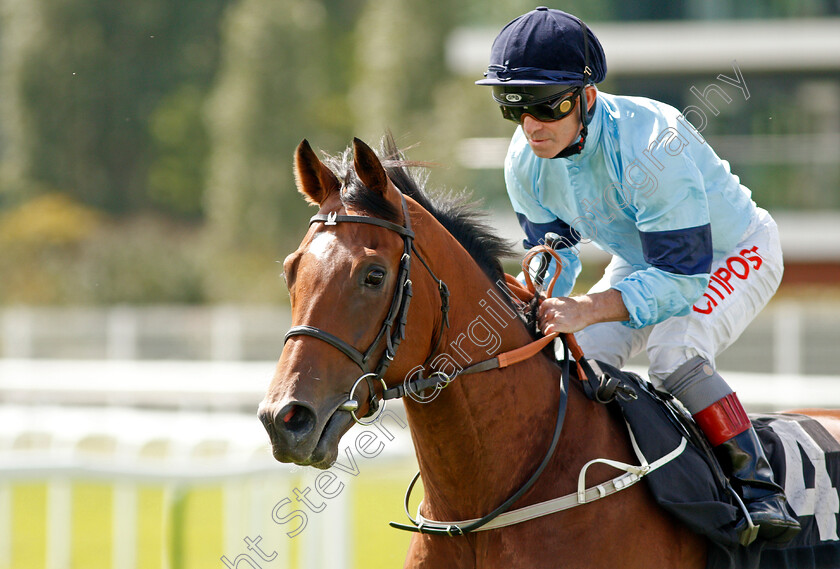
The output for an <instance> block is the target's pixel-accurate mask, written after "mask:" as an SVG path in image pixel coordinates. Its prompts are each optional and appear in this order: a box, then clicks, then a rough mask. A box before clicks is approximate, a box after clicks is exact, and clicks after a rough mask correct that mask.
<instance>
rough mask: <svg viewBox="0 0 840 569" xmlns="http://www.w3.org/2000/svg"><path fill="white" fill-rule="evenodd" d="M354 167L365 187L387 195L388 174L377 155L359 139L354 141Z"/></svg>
mask: <svg viewBox="0 0 840 569" xmlns="http://www.w3.org/2000/svg"><path fill="white" fill-rule="evenodd" d="M353 166H354V167H355V168H356V175H357V176H359V179H360V180H361V181H362V183H363V184H364V185H365V186H367V187H368V188H369V189H371V190H373V191H375V192H379V193H380V194H382V195H383V196H384V195H385V194H386V192H387V191H388V174H386V173H385V168H383V167H382V162H380V161H379V157H378V156H377V155H376V153H375V152H374V151H373V150H372V149H371V147H370V146H368V145H367V144H365V143H364V142H362V141H361V140H359V139H358V138H354V139H353Z"/></svg>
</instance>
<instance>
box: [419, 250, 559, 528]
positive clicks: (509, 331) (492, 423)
mask: <svg viewBox="0 0 840 569" xmlns="http://www.w3.org/2000/svg"><path fill="white" fill-rule="evenodd" d="M450 245H451V244H450ZM444 250H446V251H447V255H446V259H447V261H446V262H445V263H438V264H436V265H435V267H434V270H435V272H436V273H438V276H439V277H440V278H441V279H442V280H444V281H446V282H447V283H448V285H449V288H450V290H451V291H452V302H451V312H450V322H451V326H450V328H449V330H448V331H447V333H446V335H445V336H444V339H443V341H442V342H441V345H440V347H439V349H438V351H439V355H438V359H436V362H437V365H436V366H435V367H436V369H439V368H440V367H442V366H447V365H448V366H450V370H451V369H452V366H454V365H459V366H461V367H466V366H467V365H469V364H471V363H476V362H479V361H483V360H486V359H488V358H490V357H493V356H494V355H497V354H498V353H501V352H505V351H508V350H511V349H514V348H518V347H520V346H523V345H525V344H527V343H528V342H530V341H532V338H531V336H530V334H529V333H528V332H527V330H526V329H525V327H524V325H523V324H522V322H521V321H520V320H519V319H518V317H516V316H515V315H514V314H513V312H511V309H510V308H509V306H506V304H505V303H504V301H503V299H502V296H503V295H504V294H505V293H504V292H502V291H500V290H499V289H498V288H497V287H496V286H495V285H494V284H493V283H492V282H491V281H490V279H489V278H488V277H487V276H486V275H485V274H484V273H483V272H482V271H481V269H480V268H478V267H477V266H476V265H475V263H474V261H472V259H471V258H469V255H468V254H467V253H466V252H465V251H463V250H462V249H461V248H460V246H458V247H454V246H453V247H451V248H448V249H444ZM464 255H466V258H462V257H463V256H464ZM455 285H457V286H455ZM559 400H560V380H559V368H558V367H557V366H556V365H555V364H554V363H553V362H551V361H550V360H549V359H548V358H546V357H545V356H543V355H537V356H534V357H532V358H531V359H529V360H526V361H524V362H521V363H519V364H514V365H512V366H510V367H508V368H504V369H498V370H493V371H488V372H483V373H478V374H475V375H464V376H459V377H456V378H455V379H454V380H453V381H452V382H451V383H450V384H449V385H448V386H447V387H446V388H444V389H443V390H442V391H441V392H440V393H439V394H437V396H435V397H434V398H432V397H429V401H427V402H425V403H418V402H417V401H416V400H408V399H407V400H406V410H407V414H408V418H409V422H410V424H411V429H412V436H413V438H414V444H415V449H416V452H417V458H418V462H419V464H420V470H421V473H422V476H423V482H424V488H425V493H426V497H425V505H424V515H429V516H433V517H436V518H438V519H441V518H443V519H450V520H451V519H452V517H458V516H468V517H472V516H475V515H483V514H485V513H487V512H489V511H490V510H492V509H493V508H495V507H496V506H497V505H498V504H499V503H500V502H501V501H503V500H504V499H505V498H507V496H509V495H510V494H512V493H513V492H514V491H516V489H517V488H518V487H519V486H520V485H521V484H522V482H523V481H524V480H525V479H527V478H528V476H529V475H530V473H531V472H532V471H533V470H534V468H536V466H537V465H538V464H539V462H540V460H542V458H543V455H544V453H545V451H546V449H547V448H548V446H549V442H550V440H551V437H552V435H553V427H554V424H555V419H556V416H557V411H558V402H559Z"/></svg>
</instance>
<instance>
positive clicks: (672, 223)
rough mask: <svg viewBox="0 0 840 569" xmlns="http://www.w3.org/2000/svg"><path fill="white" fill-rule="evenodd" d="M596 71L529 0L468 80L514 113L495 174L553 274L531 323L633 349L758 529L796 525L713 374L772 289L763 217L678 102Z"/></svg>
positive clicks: (598, 63) (775, 253) (588, 45)
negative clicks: (607, 258) (585, 271)
mask: <svg viewBox="0 0 840 569" xmlns="http://www.w3.org/2000/svg"><path fill="white" fill-rule="evenodd" d="M606 70H607V69H606V62H605V57H604V51H603V48H602V47H601V44H600V42H599V41H598V39H597V38H596V37H595V34H593V33H592V31H591V30H589V28H587V27H586V25H585V24H584V23H583V22H582V21H580V20H579V19H578V18H576V17H575V16H572V15H570V14H567V13H565V12H561V11H559V10H553V9H548V8H545V7H540V8H537V9H536V10H533V11H531V12H528V13H527V14H524V15H523V16H520V17H519V18H516V19H515V20H513V21H512V22H510V23H509V24H507V25H506V26H505V27H504V28H503V29H502V31H501V32H500V33H499V35H498V36H497V37H496V39H495V41H494V42H493V47H492V50H491V54H490V65H489V67H488V68H487V72H486V73H485V78H484V79H483V80H480V81H477V82H476V83H477V84H478V85H487V86H490V87H491V88H492V90H493V98H494V100H495V101H496V102H497V103H498V104H499V105H500V106H501V110H502V116H503V117H504V118H506V119H509V120H511V121H513V122H515V123H517V128H516V131H515V133H514V134H513V138H512V140H511V143H510V147H509V149H508V153H507V157H506V159H505V183H506V185H507V191H508V195H509V197H510V201H511V204H512V205H513V209H514V210H515V212H516V215H517V217H518V219H519V222H520V224H521V226H522V229H523V230H524V231H525V235H526V239H525V241H524V243H525V246H526V248H530V247H532V246H534V245H536V244H538V243H539V242H540V241H541V240H542V238H543V236H545V235H546V233H547V232H553V233H556V234H557V235H559V236H560V237H559V242H560V245H559V248H560V251H559V252H560V254H561V257H562V258H563V270H562V272H561V275H560V277H559V279H558V282H557V285H556V286H555V295H556V296H555V297H554V298H548V299H545V301H544V302H543V303H542V305H541V307H540V310H539V320H540V326H541V329H542V330H543V332H544V333H546V334H548V333H551V332H575V333H576V337H577V340H578V343H579V344H580V346H581V348H583V350H584V352H585V353H586V354H587V356H589V357H591V358H594V359H597V360H601V361H604V362H607V363H609V364H612V365H614V366H616V367H622V365H623V364H625V362H627V360H628V359H629V358H630V357H631V356H633V355H634V354H636V353H639V352H640V351H641V350H642V349H646V350H647V355H648V358H649V360H650V369H649V376H650V379H651V381H652V382H653V383H654V385H655V386H656V387H658V388H660V389H664V390H665V391H668V392H669V393H671V394H672V395H674V396H675V397H676V398H678V399H679V400H680V401H681V402H682V403H683V405H684V406H685V407H686V408H687V409H688V410H689V412H690V413H691V414H692V415H693V416H694V418H695V420H696V421H697V423H698V425H699V426H700V427H701V429H702V430H703V432H704V433H705V434H706V436H707V437H708V439H709V441H710V443H711V444H712V446H713V447H715V450H716V453H717V454H718V456H719V457H720V458H721V461H722V464H723V465H724V468H726V469H727V472H728V473H729V474H730V475H731V479H732V483H733V486H734V487H735V488H736V489H737V490H738V492H739V493H740V495H741V496H742V498H743V499H744V502H745V503H746V505H747V508H748V510H749V512H750V516H751V518H752V520H753V522H754V523H755V524H756V525H757V526H759V536H760V537H762V538H763V539H766V540H769V541H773V542H777V543H785V542H787V541H789V540H791V539H792V538H793V537H794V536H795V535H796V534H797V533H798V531H799V529H800V528H799V523H798V522H797V521H796V519H795V518H794V517H792V516H791V514H790V513H789V512H788V510H787V507H786V500H785V497H784V492H783V490H782V488H780V487H779V486H778V485H777V484H776V483H775V481H774V479H773V472H772V470H771V469H770V465H769V463H768V461H767V458H766V457H765V455H764V452H763V450H762V447H761V444H760V443H759V439H758V437H757V435H756V432H755V430H754V429H753V426H752V423H751V422H750V420H749V418H748V417H747V414H746V412H745V411H744V408H743V406H742V405H741V403H740V401H739V400H738V397H737V396H736V394H735V393H734V392H733V391H732V389H731V388H730V387H729V385H728V384H727V383H726V381H725V380H724V379H723V378H722V377H721V376H720V374H719V373H718V372H717V371H715V357H716V356H717V355H718V354H720V353H721V352H722V351H723V350H724V349H726V348H727V347H728V346H729V345H730V344H732V342H734V341H735V340H736V339H737V338H738V336H739V335H740V334H741V332H743V330H744V328H746V326H747V325H748V324H749V323H750V321H751V320H752V319H753V318H755V316H756V315H757V314H758V313H759V312H760V311H761V309H762V308H763V307H764V306H765V305H766V304H767V302H768V301H769V300H770V298H771V297H772V296H773V294H774V293H775V291H776V289H777V288H778V286H779V282H780V280H781V278H782V271H783V265H782V252H781V247H780V244H779V234H778V230H777V228H776V223H775V222H774V221H773V219H772V217H770V215H769V214H768V213H767V212H766V211H765V210H763V209H761V208H759V207H757V206H756V204H755V203H754V202H753V201H752V199H751V197H750V191H749V190H748V189H747V188H745V187H744V186H743V185H741V184H740V183H739V179H738V178H737V177H736V176H735V175H733V174H732V173H730V171H729V164H728V163H727V162H726V161H724V160H721V159H720V158H718V156H717V155H716V154H715V153H714V151H713V150H712V149H711V148H710V147H709V145H708V143H706V141H705V140H704V139H703V137H702V136H701V135H700V133H699V132H698V131H697V130H696V129H695V128H694V127H693V126H692V124H691V123H689V122H688V121H687V120H686V119H685V117H684V116H683V115H681V114H680V112H679V111H677V110H676V109H674V108H672V107H670V106H669V105H666V104H664V103H661V102H658V101H654V100H650V99H645V98H640V97H624V96H616V95H610V94H607V93H604V92H601V91H599V90H598V89H597V88H596V87H595V85H594V84H595V83H599V82H601V81H602V80H603V79H604V77H605V75H606ZM590 241H591V242H593V243H595V244H596V245H597V246H598V247H600V248H601V249H603V250H605V251H607V252H609V253H610V254H611V255H612V261H611V262H610V263H609V265H608V266H607V268H606V270H605V274H604V276H603V278H602V279H601V281H600V282H598V283H597V284H596V285H595V286H594V287H593V288H592V289H591V290H590V291H589V292H588V293H587V294H585V295H581V296H574V297H569V294H570V293H571V291H572V287H573V285H574V282H575V279H576V278H577V276H578V274H579V273H580V268H581V263H580V259H579V258H578V248H577V246H578V244H579V243H582V242H583V243H586V242H590ZM554 246H555V247H557V245H554Z"/></svg>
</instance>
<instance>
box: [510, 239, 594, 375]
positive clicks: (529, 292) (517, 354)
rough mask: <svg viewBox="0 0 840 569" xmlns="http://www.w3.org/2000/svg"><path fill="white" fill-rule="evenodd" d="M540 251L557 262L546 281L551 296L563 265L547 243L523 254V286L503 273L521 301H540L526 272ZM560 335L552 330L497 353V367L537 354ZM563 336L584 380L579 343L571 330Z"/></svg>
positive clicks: (540, 298) (514, 278)
mask: <svg viewBox="0 0 840 569" xmlns="http://www.w3.org/2000/svg"><path fill="white" fill-rule="evenodd" d="M542 253H546V254H548V255H551V256H552V257H553V258H554V260H555V261H556V262H557V270H556V271H555V272H554V276H553V277H552V278H551V280H550V281H549V283H548V287H547V288H546V291H547V293H548V296H551V293H552V291H553V290H554V285H555V283H556V282H557V278H558V277H559V276H560V271H561V269H562V267H563V263H562V259H561V258H560V255H559V254H558V253H557V251H555V250H554V249H552V248H551V247H549V246H547V245H537V246H536V247H532V248H531V249H530V250H529V251H528V253H526V254H525V257H524V258H523V259H522V269H523V271H522V272H523V275H524V277H525V285H524V286H523V285H522V283H520V282H519V281H518V280H516V277H513V276H512V275H509V274H505V284H507V287H508V289H510V291H511V292H512V293H513V294H514V295H515V296H516V298H518V299H519V300H521V301H522V302H530V301H531V299H533V298H535V297H536V298H537V302H538V303H540V302H542V297H541V296H538V295H537V291H536V288H535V287H534V283H533V281H532V280H531V275H530V274H529V273H528V264H529V263H530V262H531V260H532V259H533V258H534V257H535V256H537V255H539V254H542ZM559 335H560V332H552V333H551V334H549V335H547V336H543V337H542V338H540V339H539V340H535V341H533V342H531V343H530V344H526V345H524V346H522V347H521V348H516V349H514V350H511V351H509V352H505V353H503V354H499V356H498V359H499V367H506V366H509V365H511V364H515V363H518V362H521V361H523V360H526V359H528V358H530V357H531V356H534V355H536V354H538V353H539V352H540V351H541V350H542V349H543V348H544V347H545V346H547V345H548V344H549V343H550V342H551V341H552V340H554V339H555V338H556V337H557V336H559ZM563 336H564V337H565V339H566V345H567V346H569V351H570V352H571V354H572V357H573V358H574V359H575V363H576V364H577V370H578V378H580V379H581V380H584V379H585V378H586V374H585V373H584V371H583V367H581V365H580V360H581V359H583V350H582V349H581V348H580V345H579V344H578V343H577V340H576V339H575V336H574V334H572V333H571V332H569V333H563Z"/></svg>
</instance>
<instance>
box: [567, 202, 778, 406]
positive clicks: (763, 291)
mask: <svg viewBox="0 0 840 569" xmlns="http://www.w3.org/2000/svg"><path fill="white" fill-rule="evenodd" d="M635 270H636V269H634V268H633V267H632V266H631V265H630V264H628V263H627V262H626V261H624V260H623V259H621V258H619V257H613V259H612V261H611V262H610V264H609V265H608V266H607V268H606V270H605V272H604V276H603V278H602V279H601V280H600V281H599V282H598V283H597V284H596V285H595V286H594V287H592V289H591V290H590V292H600V291H604V290H607V289H609V288H610V287H611V286H612V285H614V284H615V283H617V282H619V281H620V280H622V279H623V278H624V277H626V276H627V275H629V274H630V273H632V272H633V271H635ZM783 271H784V266H783V262H782V248H781V245H780V242H779V231H778V228H777V227H776V222H775V221H774V220H773V218H772V217H771V216H770V214H769V213H767V212H766V211H765V210H763V209H760V208H759V209H758V215H756V217H755V218H754V219H753V222H752V223H751V224H750V226H749V227H748V228H747V230H746V231H745V232H744V236H743V237H742V239H741V242H740V243H739V244H738V246H737V247H735V248H734V249H733V250H732V251H731V252H730V253H729V254H727V255H725V256H724V257H723V258H721V259H719V260H717V261H716V262H714V263H713V264H712V269H711V280H710V282H709V286H708V288H707V289H706V292H705V294H704V295H703V296H701V297H700V298H699V299H698V300H697V302H695V303H694V305H693V307H692V308H691V311H690V312H689V313H688V314H687V315H685V316H675V317H672V318H668V319H667V320H665V321H663V322H660V323H659V324H655V325H653V326H648V327H645V328H640V329H634V328H630V327H628V326H625V325H624V324H622V323H620V322H602V323H599V324H594V325H592V326H589V327H587V328H585V329H583V330H581V331H580V332H577V333H575V337H576V338H577V341H578V343H579V344H580V346H581V348H582V349H583V352H584V353H585V354H586V356H587V357H589V358H594V359H596V360H601V361H604V362H607V363H609V364H611V365H613V366H616V367H618V368H621V367H623V365H624V364H625V363H626V362H627V360H629V359H630V358H631V357H632V356H634V355H636V354H638V353H640V352H641V351H642V350H643V349H647V355H648V359H649V361H650V369H649V376H650V380H651V381H652V382H653V383H654V385H655V386H656V387H657V388H659V389H662V388H663V384H662V382H663V380H664V379H665V378H666V377H668V376H669V375H670V374H671V373H672V372H673V371H674V370H676V369H677V368H678V367H679V366H680V365H682V364H683V363H685V362H687V361H688V360H690V359H691V358H693V357H695V356H701V357H702V358H704V359H706V360H707V361H708V362H709V363H710V364H711V365H712V367H713V368H714V367H715V358H716V356H717V355H718V354H720V353H721V352H723V351H724V350H725V349H726V348H728V347H729V346H730V345H731V344H732V343H733V342H734V341H735V340H736V339H737V338H738V336H740V335H741V333H742V332H743V331H744V329H745V328H746V327H747V325H749V323H750V322H751V321H752V320H753V319H754V318H755V317H756V316H757V315H758V313H759V312H760V311H761V310H762V309H763V308H764V306H765V305H766V304H767V302H768V301H769V300H770V298H771V297H772V296H773V294H775V292H776V289H777V288H778V287H779V283H780V281H781V280H782V273H783Z"/></svg>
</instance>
